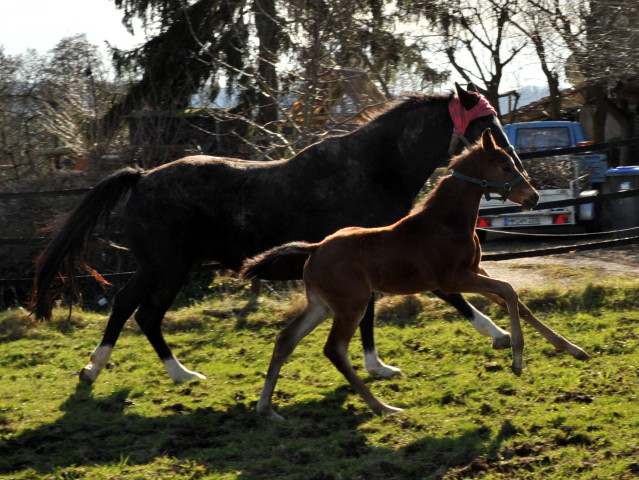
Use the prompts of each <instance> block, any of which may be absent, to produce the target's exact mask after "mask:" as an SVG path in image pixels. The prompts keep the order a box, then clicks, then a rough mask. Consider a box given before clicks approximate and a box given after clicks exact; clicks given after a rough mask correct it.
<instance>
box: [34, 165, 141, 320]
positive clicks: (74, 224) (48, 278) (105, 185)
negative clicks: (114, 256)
mask: <svg viewBox="0 0 639 480" xmlns="http://www.w3.org/2000/svg"><path fill="white" fill-rule="evenodd" d="M141 175H142V171H141V170H139V169H135V168H124V169H122V170H118V171H117V172H115V173H113V174H111V175H110V176H108V177H107V178H105V179H104V180H102V181H101V182H100V183H98V184H97V185H96V186H95V187H93V188H92V189H91V190H90V191H89V193H87V195H86V196H85V197H84V199H83V200H82V201H81V202H80V204H79V205H78V206H77V207H76V209H75V210H74V211H73V212H72V213H71V215H70V216H69V218H68V219H67V220H66V222H65V223H64V225H63V226H62V228H61V229H60V231H59V232H58V233H57V234H56V236H55V237H54V238H53V240H52V241H51V243H49V245H48V246H47V247H46V248H45V249H44V250H43V251H42V253H40V255H38V257H37V258H36V260H35V278H34V281H33V292H32V296H31V303H30V308H31V310H32V311H33V312H34V313H35V317H36V318H37V319H42V318H44V319H47V320H49V319H51V305H52V303H53V300H54V299H55V297H56V295H57V294H58V293H60V291H61V290H62V289H63V287H64V284H65V283H66V282H70V284H71V286H72V288H73V291H74V293H75V294H76V295H79V290H78V286H77V283H76V278H75V272H74V270H75V269H76V268H80V269H84V270H85V271H87V272H89V273H90V274H91V275H93V277H94V278H95V279H96V280H97V281H98V282H99V283H100V284H102V285H108V284H109V282H108V281H106V280H105V279H104V278H103V277H102V275H100V274H99V273H98V272H97V271H96V270H94V269H93V268H91V267H90V266H89V264H88V263H87V251H86V250H87V249H86V246H87V245H88V242H89V238H90V236H91V233H92V232H93V229H94V228H95V227H96V225H97V224H98V223H99V222H100V220H103V219H106V218H108V216H109V214H110V213H111V211H112V210H113V209H114V208H115V206H116V205H117V203H118V201H119V200H120V199H121V198H122V197H123V196H124V195H126V194H127V193H128V192H129V190H131V189H132V188H133V187H134V186H135V185H136V184H137V183H138V181H139V180H140V176H141ZM56 275H60V276H61V277H62V282H63V284H62V286H60V287H57V288H52V287H51V282H52V281H53V279H54V278H55V277H56Z"/></svg>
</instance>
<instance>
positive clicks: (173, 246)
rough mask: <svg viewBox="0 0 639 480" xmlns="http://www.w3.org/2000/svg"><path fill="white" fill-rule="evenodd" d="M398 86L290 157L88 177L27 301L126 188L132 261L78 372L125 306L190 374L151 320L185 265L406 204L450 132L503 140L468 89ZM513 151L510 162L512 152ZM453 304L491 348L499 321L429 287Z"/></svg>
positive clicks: (82, 247) (66, 268)
mask: <svg viewBox="0 0 639 480" xmlns="http://www.w3.org/2000/svg"><path fill="white" fill-rule="evenodd" d="M456 88H457V95H454V94H452V93H451V94H449V95H432V96H409V97H406V98H404V99H403V100H402V101H399V102H397V103H396V104H395V105H394V106H393V107H392V108H390V109H389V110H388V111H386V112H385V113H382V114H380V115H379V116H378V117H377V118H376V119H374V120H372V121H371V122H370V123H368V124H366V125H364V126H362V127H361V128H359V129H358V130H356V131H354V132H352V133H350V134H347V135H344V136H340V137H333V138H328V139H326V140H324V141H322V142H320V143H318V144H315V145H312V146H310V147H308V148H307V149H305V150H303V151H301V152H300V153H299V154H297V155H296V156H294V157H292V158H290V159H288V160H282V161H275V162H247V161H240V160H235V159H228V158H216V157H204V156H195V157H187V158H184V159H181V160H178V161H175V162H172V163H169V164H167V165H163V166H161V167H158V168H155V169H153V170H149V171H142V170H138V169H133V168H127V169H124V170H121V171H118V172H116V173H114V174H112V175H111V176H109V177H108V178H106V179H105V180H103V181H102V182H100V183H99V184H98V185H96V186H95V187H94V188H93V189H92V190H91V192H90V193H89V194H87V196H86V197H85V198H84V199H83V200H82V201H81V203H80V204H79V205H78V207H77V208H76V210H75V211H74V212H73V213H72V214H71V215H70V216H69V218H68V220H67V221H66V223H65V224H64V225H63V226H62V228H61V229H60V231H59V232H58V233H57V234H56V236H55V237H54V238H53V240H52V241H51V243H50V244H49V245H48V246H47V248H46V249H45V250H44V251H43V252H42V254H41V255H40V257H39V259H38V260H37V262H36V277H35V284H34V311H35V315H36V317H37V318H48V317H50V315H51V305H52V302H53V300H54V298H55V296H56V295H57V294H58V293H59V288H53V287H52V283H54V282H55V281H56V278H57V277H58V275H59V272H62V275H63V276H64V277H65V278H66V283H67V285H68V284H71V285H75V281H74V271H75V269H76V268H85V269H88V270H89V271H91V272H92V273H94V275H95V276H96V278H97V279H98V280H99V281H102V280H103V279H102V278H101V277H100V276H99V274H98V273H97V272H94V271H93V270H92V269H91V268H90V267H89V266H88V264H87V261H86V258H85V254H86V249H87V242H88V240H89V237H90V235H91V232H92V231H93V229H94V227H95V226H96V225H97V223H98V221H99V220H100V219H101V218H105V217H108V215H109V213H110V212H111V210H112V209H113V208H114V207H115V206H116V204H117V203H118V202H119V201H120V200H121V199H122V198H123V197H124V196H125V195H126V194H127V193H128V192H130V198H129V200H128V203H127V204H126V208H125V210H124V226H125V233H126V237H127V243H128V246H129V247H130V249H131V251H132V252H133V254H134V255H135V257H136V259H137V261H138V264H139V267H138V270H137V272H136V273H135V274H134V275H133V277H132V278H131V279H130V280H129V281H128V283H127V284H126V285H125V286H124V287H123V288H122V289H121V290H120V291H119V292H118V293H117V294H116V296H115V298H114V299H113V309H112V312H111V315H110V318H109V321H108V324H107V327H106V330H105V332H104V336H103V338H102V341H101V342H100V344H99V345H98V347H97V348H96V349H95V350H94V352H93V353H92V355H91V360H90V363H89V364H88V365H87V366H86V367H85V368H84V369H83V370H82V372H81V374H80V379H81V380H83V381H86V382H89V383H91V382H93V381H95V380H96V378H97V377H98V375H99V373H100V371H101V370H102V368H103V367H104V366H105V365H106V363H107V361H108V359H109V357H110V355H111V352H112V350H113V348H114V346H115V343H116V341H117V339H118V336H119V334H120V331H121V330H122V327H123V325H124V323H125V322H126V320H127V319H128V318H129V317H130V316H131V315H132V314H133V313H134V312H136V309H137V312H136V313H135V319H136V321H137V322H138V324H139V325H140V327H141V329H142V331H143V332H144V333H145V335H146V336H147V338H148V339H149V341H150V342H151V344H152V345H153V347H154V348H155V350H156V352H157V354H158V355H159V357H160V359H161V360H162V362H163V363H164V365H165V367H166V369H167V371H168V373H169V374H170V376H171V378H172V379H173V380H174V381H176V382H180V381H184V380H188V379H191V378H201V377H202V375H200V374H198V373H196V372H192V371H190V370H187V369H186V368H185V367H184V366H182V365H181V363H180V362H179V361H178V360H177V358H176V357H175V356H174V355H173V354H172V352H171V350H170V349H169V347H168V345H167V344H166V342H165V340H164V338H163V335H162V332H161V322H162V319H163V317H164V314H165V312H166V311H167V309H168V308H169V307H170V306H171V304H172V302H173V300H174V298H175V296H176V294H177V292H178V290H179V289H180V288H181V286H182V284H183V282H184V279H185V277H186V275H187V273H188V272H189V270H190V269H191V268H192V267H193V266H194V265H197V264H200V263H202V262H204V261H217V262H220V263H221V264H223V265H224V266H225V267H227V268H230V269H235V270H237V269H239V268H240V266H241V265H242V262H243V261H244V259H245V258H247V257H250V256H252V255H255V254H257V253H259V252H262V251H264V250H267V249H269V248H271V247H273V246H275V245H281V244H283V243H286V242H290V241H294V240H305V241H319V240H320V239H322V238H324V237H325V236H326V235H328V234H330V233H332V232H335V231H336V230H338V229H340V228H343V227H346V226H353V225H356V226H362V227H372V226H378V225H386V224H389V223H392V222H394V221H397V220H398V219H400V218H401V217H403V216H404V215H406V214H407V213H408V212H409V211H410V209H411V207H412V204H413V201H414V199H415V197H416V195H417V193H418V191H419V189H420V188H421V187H422V185H423V184H424V182H425V181H426V180H427V179H428V177H429V176H430V175H431V174H432V173H433V171H434V169H435V168H436V167H437V166H439V165H441V164H442V163H443V162H445V161H446V160H447V159H448V148H449V143H450V140H451V136H452V133H453V120H452V117H455V118H456V119H461V121H459V120H458V121H457V126H456V130H457V133H461V132H464V133H465V135H466V137H467V139H468V140H469V141H474V140H476V139H477V138H479V136H480V134H481V132H482V131H483V129H485V128H490V129H491V130H492V132H493V134H494V135H495V138H496V140H497V143H498V144H499V145H501V146H503V147H505V148H506V147H508V146H509V145H508V140H507V138H506V136H505V134H504V132H503V130H502V128H501V125H500V124H499V121H498V120H497V118H496V116H495V114H494V113H495V112H494V110H492V108H491V107H490V105H488V103H487V102H486V101H485V99H484V98H483V97H481V96H480V95H478V94H477V93H475V92H474V91H470V90H468V91H467V90H464V89H462V88H460V87H459V86H458V85H456ZM512 155H513V158H515V160H516V161H517V163H518V165H519V166H520V165H521V163H520V162H519V159H518V158H517V155H516V154H515V153H514V152H512ZM305 258H306V257H305V255H300V256H297V257H290V258H288V259H287V261H286V262H281V263H278V264H277V265H274V266H273V268H272V269H271V270H270V271H268V272H264V275H263V278H267V279H297V278H301V277H302V267H303V264H304V261H305ZM435 293H437V294H438V295H440V296H441V297H442V298H444V299H445V300H447V301H449V302H450V303H451V304H453V305H454V306H455V307H456V308H457V309H458V310H459V311H460V312H462V314H463V315H464V316H465V317H466V318H467V319H468V320H470V321H471V323H472V324H473V325H474V326H475V328H477V330H479V331H480V332H481V333H482V334H484V335H487V336H490V337H492V339H493V345H494V346H495V347H507V346H508V345H509V344H510V339H509V336H508V334H507V332H505V331H504V330H501V329H500V328H499V327H497V326H495V325H494V324H493V323H492V322H491V321H490V319H488V318H487V317H484V316H483V315H481V314H480V313H479V312H478V311H477V310H476V309H474V308H473V307H472V306H471V305H470V304H468V303H467V302H465V300H464V299H463V298H462V297H461V296H460V295H459V294H443V293H441V292H435ZM372 305H373V303H372V300H371V308H369V309H368V313H367V316H366V318H365V320H364V321H363V322H362V332H363V334H362V338H363V341H364V350H365V359H366V364H367V368H368V369H369V371H372V372H373V373H375V374H378V375H383V376H389V375H392V374H393V373H396V371H397V370H396V369H393V368H392V367H388V366H385V365H383V364H382V363H381V362H380V361H379V359H378V356H377V353H376V351H375V345H374V342H373V308H372Z"/></svg>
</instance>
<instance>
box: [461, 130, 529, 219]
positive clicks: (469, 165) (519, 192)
mask: <svg viewBox="0 0 639 480" xmlns="http://www.w3.org/2000/svg"><path fill="white" fill-rule="evenodd" d="M449 169H450V170H452V171H453V176H455V177H457V178H461V179H462V180H466V181H469V182H471V183H474V184H477V185H479V186H481V188H482V190H483V192H484V195H485V196H486V198H488V199H490V198H491V197H490V195H489V194H490V193H494V194H496V196H497V197H500V198H501V199H502V200H506V199H508V200H511V201H512V202H515V203H518V204H519V205H521V206H522V207H523V209H524V210H530V209H531V208H533V207H534V206H535V205H537V202H538V201H539V194H538V193H537V190H535V188H534V187H533V186H532V185H531V184H530V182H529V181H528V178H527V176H526V175H525V173H524V172H522V171H521V170H519V169H518V168H517V166H516V165H515V162H514V161H513V159H512V158H511V157H510V155H508V154H507V153H506V151H505V150H503V149H502V148H500V147H499V146H497V145H496V144H495V140H494V138H493V136H492V133H491V131H490V130H484V132H483V133H482V135H481V139H480V140H479V142H477V144H476V145H475V146H474V147H472V148H471V149H469V150H467V151H466V152H465V153H464V154H462V155H460V156H458V157H456V158H455V159H454V160H453V161H452V162H451V164H450V167H449ZM493 198H494V197H493Z"/></svg>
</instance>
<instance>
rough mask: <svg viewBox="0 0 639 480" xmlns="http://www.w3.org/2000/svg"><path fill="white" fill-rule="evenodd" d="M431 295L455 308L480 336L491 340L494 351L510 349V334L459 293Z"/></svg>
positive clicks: (438, 292)
mask: <svg viewBox="0 0 639 480" xmlns="http://www.w3.org/2000/svg"><path fill="white" fill-rule="evenodd" d="M433 293H434V294H435V295H437V296H438V297H439V298H441V299H442V300H444V301H445V302H448V303H449V304H450V305H452V306H453V307H455V309H456V310H457V311H458V312H459V313H461V314H462V315H463V316H464V318H465V319H466V320H468V321H469V322H470V324H471V325H472V326H473V327H474V328H475V330H477V331H478V332H479V333H480V334H481V335H483V336H485V337H488V338H491V339H492V341H493V348H494V349H502V348H510V333H508V332H507V331H506V330H504V329H503V328H500V327H498V326H497V325H495V323H494V322H493V321H492V320H491V319H490V318H488V317H487V316H486V315H484V314H483V313H481V312H480V311H479V310H477V309H476V308H475V307H474V306H473V305H471V304H470V303H468V302H467V301H466V300H465V299H464V297H462V296H461V295H460V294H459V293H444V292H442V291H440V290H433Z"/></svg>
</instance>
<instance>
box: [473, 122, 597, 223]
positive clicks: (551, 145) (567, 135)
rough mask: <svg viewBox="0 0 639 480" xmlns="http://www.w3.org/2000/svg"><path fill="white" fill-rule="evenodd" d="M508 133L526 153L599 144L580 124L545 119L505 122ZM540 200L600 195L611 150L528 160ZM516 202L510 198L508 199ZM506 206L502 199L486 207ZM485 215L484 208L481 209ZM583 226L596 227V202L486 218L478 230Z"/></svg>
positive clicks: (513, 142)
mask: <svg viewBox="0 0 639 480" xmlns="http://www.w3.org/2000/svg"><path fill="white" fill-rule="evenodd" d="M504 131H505V132H506V135H508V138H509V140H510V143H511V144H512V145H514V146H515V148H516V149H517V152H519V153H520V154H523V153H526V152H536V151H539V150H548V149H555V148H565V147H576V146H583V145H588V144H591V143H593V142H589V141H588V140H586V137H585V135H584V131H583V128H582V126H581V124H580V123H578V122H566V121H541V122H524V123H513V124H511V125H504ZM523 162H524V166H525V167H526V170H527V171H528V173H529V174H530V176H531V179H532V183H533V185H534V186H535V187H536V188H537V190H538V191H539V194H540V199H539V201H540V202H550V201H554V200H566V199H571V198H578V197H586V196H587V197H594V196H596V195H598V194H599V192H600V191H601V188H602V186H603V183H604V181H605V173H606V170H607V169H608V162H607V159H606V155H605V154H595V153H587V154H575V155H561V156H550V157H544V158H538V159H529V160H524V161H523ZM506 204H508V205H512V204H511V203H510V202H506ZM500 205H503V204H502V203H501V201H500V200H490V201H485V200H484V201H483V202H482V204H481V207H480V208H488V207H497V206H500ZM480 214H481V212H480ZM577 224H582V225H583V226H584V227H585V228H586V229H588V230H593V229H596V225H597V211H596V209H595V204H594V203H589V204H585V205H580V206H567V207H560V208H553V209H547V210H533V211H531V212H517V213H510V214H501V215H489V216H480V217H479V219H478V222H477V227H478V228H483V229H487V230H490V229H496V230H501V229H512V228H530V227H549V226H561V225H577Z"/></svg>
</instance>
